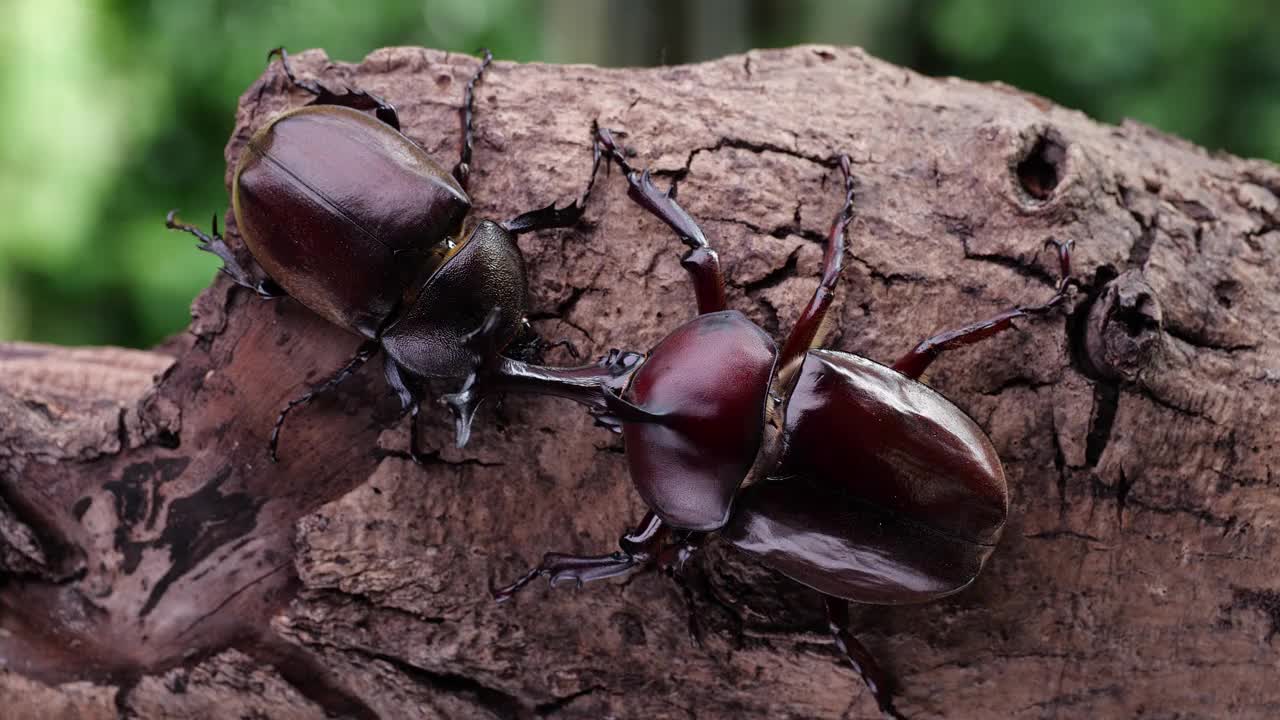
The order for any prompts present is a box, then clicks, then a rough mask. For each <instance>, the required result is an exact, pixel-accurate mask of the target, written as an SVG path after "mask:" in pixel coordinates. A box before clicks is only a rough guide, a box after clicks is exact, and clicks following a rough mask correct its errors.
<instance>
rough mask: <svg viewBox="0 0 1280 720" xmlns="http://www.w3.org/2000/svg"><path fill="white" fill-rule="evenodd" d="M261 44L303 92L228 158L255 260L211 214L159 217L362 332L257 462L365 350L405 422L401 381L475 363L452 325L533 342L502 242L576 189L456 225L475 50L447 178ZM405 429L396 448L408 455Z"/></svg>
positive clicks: (567, 217)
mask: <svg viewBox="0 0 1280 720" xmlns="http://www.w3.org/2000/svg"><path fill="white" fill-rule="evenodd" d="M276 54H279V55H280V62H281V65H282V67H283V68H284V72H285V75H286V76H287V77H288V79H289V82H290V83H291V84H292V85H294V86H296V87H298V88H301V89H303V90H305V91H307V92H309V93H311V94H312V95H314V96H315V99H314V100H313V101H312V102H311V103H310V104H308V105H306V106H304V107H301V108H297V109H294V110H290V111H288V112H284V113H281V114H280V115H277V116H276V117H274V118H272V119H271V121H270V122H268V123H267V124H266V126H265V127H263V128H262V129H261V130H259V131H258V132H257V133H256V134H255V135H254V136H253V138H251V139H250V140H249V143H248V145H247V146H246V148H245V150H244V152H243V153H242V154H241V157H240V162H239V163H238V165H237V166H236V170H235V175H234V184H233V189H232V207H233V210H234V213H235V217H236V223H237V225H238V227H239V231H240V235H241V237H243V238H244V240H245V244H246V245H247V246H248V248H249V251H250V253H251V254H252V255H253V259H254V261H256V263H257V264H258V265H259V266H260V267H261V269H260V270H259V269H258V268H253V267H252V266H250V267H246V266H245V265H243V264H241V263H240V262H238V261H237V259H236V257H235V255H234V253H232V251H231V249H230V248H229V247H228V246H227V245H226V243H225V242H223V239H222V237H221V236H220V235H219V234H218V227H217V217H216V216H215V218H214V224H213V234H212V236H210V235H206V234H205V233H203V232H202V231H200V230H199V229H197V228H195V227H193V226H191V225H187V224H184V223H182V222H179V221H178V220H177V219H176V217H175V214H174V213H170V214H169V217H168V218H167V219H166V224H167V225H168V226H169V227H170V228H174V229H178V230H183V231H185V232H189V233H191V234H193V235H195V236H196V237H197V238H199V240H200V246H199V247H200V249H202V250H206V251H208V252H211V253H213V254H215V255H217V256H218V257H220V258H222V260H223V262H224V266H223V268H222V269H223V271H224V272H225V273H226V274H227V275H229V276H230V277H231V279H232V280H234V281H235V282H236V283H238V284H240V285H242V286H244V287H247V288H250V289H253V290H254V291H256V292H257V293H258V294H260V295H262V296H264V297H278V296H281V295H285V294H287V295H289V296H291V297H293V298H295V299H296V300H298V301H299V302H301V303H302V304H303V305H305V306H306V307H308V308H309V309H311V310H312V311H314V312H316V313H317V314H319V315H321V316H322V317H324V318H325V319H327V320H329V321H330V322H333V323H334V324H336V325H339V326H341V327H344V328H346V329H348V330H351V331H353V332H355V333H357V334H359V335H361V336H363V337H364V338H365V342H364V343H363V344H361V345H360V347H359V348H358V349H357V350H356V353H355V356H354V357H353V358H352V359H351V360H350V362H348V363H347V364H346V365H345V366H344V367H342V368H341V369H340V370H338V372H336V373H335V374H334V375H333V376H332V377H330V378H329V379H328V380H326V381H324V382H323V383H320V384H319V385H316V386H315V387H313V388H312V389H311V390H310V391H308V392H307V393H305V394H304V395H302V396H301V397H299V398H297V399H295V400H293V401H291V402H289V404H288V405H287V406H285V408H284V409H282V410H281V411H280V415H279V416H278V417H277V419H276V422H275V425H274V427H273V428H272V432H271V440H270V443H269V446H270V451H271V457H272V459H273V460H274V459H275V457H276V444H277V441H278V438H279V433H280V428H281V426H282V425H283V423H284V420H285V417H286V416H287V415H288V413H289V412H290V411H291V410H293V409H294V408H296V407H298V406H299V405H303V404H305V403H307V402H310V401H311V400H312V399H313V398H314V397H315V396H316V395H318V394H320V393H323V392H326V391H329V390H332V389H333V388H335V387H336V386H337V385H338V384H339V383H341V382H342V381H343V380H345V379H346V378H347V377H349V376H350V375H351V374H352V373H354V372H355V371H356V370H358V369H359V368H360V367H361V366H362V365H363V364H364V363H365V362H367V361H368V360H369V359H370V358H372V357H373V356H374V355H376V354H377V352H378V351H379V350H383V351H385V353H386V356H385V361H384V370H385V373H386V376H387V381H388V382H389V383H390V385H391V386H392V388H394V389H395V391H396V393H397V394H398V395H399V397H400V401H401V403H402V404H403V405H404V407H405V408H406V409H408V410H409V411H410V412H411V413H412V416H413V417H414V419H416V417H417V414H418V407H419V404H420V402H421V390H420V389H418V387H417V382H415V380H416V379H418V378H432V377H464V376H466V375H467V373H469V372H470V371H471V370H472V368H473V367H475V365H476V364H477V363H478V362H480V361H481V360H483V359H484V358H482V357H478V356H477V355H476V354H475V353H474V352H473V351H472V350H471V348H473V347H475V346H476V344H475V343H468V342H466V339H467V336H468V334H469V333H471V332H472V331H473V330H475V328H476V327H478V326H479V325H481V324H482V323H483V322H485V321H486V319H488V320H489V321H490V322H491V323H492V326H491V327H490V328H489V330H490V333H491V335H490V337H489V338H488V347H489V351H490V352H493V353H494V354H496V353H497V352H500V351H502V350H503V349H504V348H507V347H508V346H509V345H511V344H512V343H513V340H516V339H517V336H521V339H522V340H523V341H530V342H534V343H536V342H538V341H537V340H536V339H532V340H530V338H531V333H530V332H529V331H528V324H527V322H526V321H525V319H524V312H525V292H526V275H525V265H524V259H523V257H522V256H521V254H520V250H519V248H518V247H517V245H516V243H515V237H516V236H517V235H519V234H521V233H526V232H530V231H533V230H541V229H548V228H558V227H569V226H571V225H573V224H574V223H576V222H577V221H578V219H579V218H580V217H581V215H582V209H583V205H584V203H585V201H586V197H587V195H589V194H590V185H588V188H587V191H586V193H584V195H583V199H582V200H581V201H579V202H576V203H574V204H572V205H569V206H567V207H565V208H560V209H557V208H556V207H555V206H554V205H548V206H547V207H545V208H541V209H539V210H534V211H532V212H528V213H524V214H523V215H520V216H518V217H516V218H513V219H511V220H509V221H507V222H504V223H501V224H498V223H495V222H492V221H489V220H481V221H480V222H478V223H476V224H475V225H474V226H472V227H468V226H466V225H465V224H464V221H465V220H466V218H467V213H468V211H469V210H470V209H471V200H470V198H469V197H468V196H467V193H466V190H465V188H466V184H467V177H468V175H469V171H470V162H471V152H472V142H473V133H472V115H473V112H472V107H473V104H474V91H475V85H476V82H477V81H478V80H479V79H480V76H481V74H482V73H483V72H484V70H485V68H486V67H487V66H488V65H489V63H490V61H491V60H492V55H490V54H489V52H488V51H487V50H486V51H484V59H483V60H482V61H481V63H480V67H479V68H478V69H477V70H476V73H475V75H474V76H473V77H472V78H471V80H470V82H468V83H467V86H466V93H465V99H464V102H463V108H462V128H463V133H462V134H463V141H462V157H461V159H460V160H459V161H458V164H457V165H456V166H454V169H453V171H452V173H449V172H446V171H445V170H444V169H443V168H441V167H440V166H439V165H437V164H436V163H435V162H434V161H433V160H432V159H431V158H430V157H428V156H427V154H426V152H425V151H423V150H422V148H421V147H420V146H419V145H418V144H417V143H415V142H414V141H413V140H411V139H409V138H408V137H407V136H405V135H404V134H403V133H401V132H400V120H399V117H398V116H397V114H396V110H395V108H394V107H393V106H392V105H391V104H389V103H387V102H386V101H385V100H383V99H381V98H379V97H377V96H375V95H372V94H370V93H367V92H363V91H358V90H346V91H343V92H333V91H331V90H329V89H328V88H326V87H324V86H323V85H321V84H319V83H316V82H313V81H299V80H297V79H296V78H295V77H294V75H293V72H292V71H291V70H290V69H289V65H288V55H287V53H285V51H284V50H283V48H278V49H276V50H273V51H272V52H271V54H270V55H268V58H270V57H271V56H272V55H276ZM369 113H372V115H370V114H369ZM595 162H596V163H597V165H598V163H599V155H596V157H595ZM594 177H595V171H594V167H593V170H592V178H593V179H594ZM493 311H496V312H493ZM414 426H415V429H414V432H413V433H412V434H411V441H410V452H411V454H412V455H413V457H414V459H415V460H420V453H419V451H418V442H417V432H416V422H415V423H414Z"/></svg>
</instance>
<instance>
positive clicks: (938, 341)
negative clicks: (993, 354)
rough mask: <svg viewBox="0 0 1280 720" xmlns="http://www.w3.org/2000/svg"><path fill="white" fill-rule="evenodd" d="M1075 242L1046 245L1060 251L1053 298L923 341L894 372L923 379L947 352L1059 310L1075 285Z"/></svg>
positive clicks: (903, 358) (1058, 242)
mask: <svg viewBox="0 0 1280 720" xmlns="http://www.w3.org/2000/svg"><path fill="white" fill-rule="evenodd" d="M1071 244H1072V243H1071V241H1070V240H1068V241H1066V242H1063V241H1060V240H1056V239H1052V238H1051V239H1049V240H1048V241H1046V242H1045V245H1046V246H1048V245H1053V246H1055V247H1056V248H1057V249H1058V266H1059V268H1060V272H1061V275H1062V277H1060V278H1059V279H1058V284H1057V286H1055V288H1054V293H1053V296H1052V297H1050V298H1049V299H1048V300H1047V301H1045V302H1043V303H1041V304H1039V305H1020V306H1018V307H1015V308H1012V309H1010V310H1005V311H1004V312H1002V313H999V314H998V315H995V316H993V317H989V318H987V319H986V320H980V321H978V322H975V323H972V324H970V325H965V326H964V327H962V328H959V329H956V330H947V331H945V332H940V333H938V334H937V335H933V336H932V337H929V338H926V339H924V340H922V341H920V344H918V345H916V346H915V347H914V348H912V349H911V352H909V353H907V354H906V355H903V356H902V357H901V358H899V359H898V361H897V362H895V363H894V364H893V369H894V370H897V371H898V372H900V373H902V374H903V375H906V376H907V377H909V378H911V379H913V380H915V379H919V378H920V376H921V375H923V374H924V371H925V370H927V369H928V368H929V365H930V364H932V363H933V361H934V360H937V359H938V356H939V355H941V354H942V353H943V352H944V351H946V350H950V349H952V348H955V347H959V346H961V345H970V344H973V343H976V342H979V341H981V340H986V339H987V338H989V337H991V336H992V335H995V334H997V333H999V332H1001V331H1002V330H1007V329H1008V328H1010V327H1012V326H1013V321H1014V320H1016V319H1018V318H1020V317H1027V316H1030V315H1041V314H1044V313H1047V312H1049V311H1050V310H1052V309H1053V308H1055V307H1057V306H1058V305H1059V304H1061V303H1062V301H1063V300H1065V299H1066V297H1067V288H1068V287H1069V286H1070V285H1071V283H1072V282H1074V281H1073V280H1072V279H1071Z"/></svg>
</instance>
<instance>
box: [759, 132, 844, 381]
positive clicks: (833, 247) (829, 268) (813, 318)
mask: <svg viewBox="0 0 1280 720" xmlns="http://www.w3.org/2000/svg"><path fill="white" fill-rule="evenodd" d="M836 161H837V162H838V163H839V165H840V174H841V175H842V176H843V177H844V204H843V205H842V206H841V207H840V211H839V212H838V213H836V217H835V220H832V221H831V230H830V231H829V232H828V233H827V247H826V250H825V251H824V254H823V256H822V280H821V281H819V283H818V289H817V290H815V291H814V293H813V297H812V298H811V299H810V300H809V304H808V305H806V306H805V308H804V310H803V311H802V312H801V313H800V319H799V320H797V321H796V324H795V327H793V328H792V329H791V333H790V334H789V335H788V336H787V341H786V343H785V344H784V345H783V346H782V353H781V355H780V356H779V358H778V367H779V368H783V369H788V368H795V367H797V363H798V362H799V361H801V360H802V359H803V358H804V354H805V353H807V352H808V351H809V349H810V348H812V347H815V346H816V345H819V344H821V342H822V335H823V325H824V322H825V320H826V317H827V309H828V308H829V307H831V301H832V300H833V299H834V298H835V288H836V283H837V282H838V281H839V280H840V268H841V265H842V262H843V260H844V247H845V230H846V229H848V227H849V223H850V222H851V221H852V220H853V194H854V189H855V182H854V178H853V169H852V167H851V165H850V161H849V156H848V155H840V156H839V157H837V158H836Z"/></svg>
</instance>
